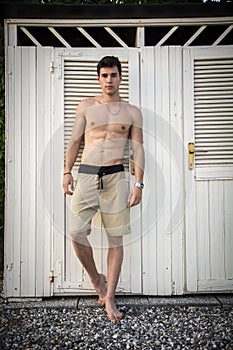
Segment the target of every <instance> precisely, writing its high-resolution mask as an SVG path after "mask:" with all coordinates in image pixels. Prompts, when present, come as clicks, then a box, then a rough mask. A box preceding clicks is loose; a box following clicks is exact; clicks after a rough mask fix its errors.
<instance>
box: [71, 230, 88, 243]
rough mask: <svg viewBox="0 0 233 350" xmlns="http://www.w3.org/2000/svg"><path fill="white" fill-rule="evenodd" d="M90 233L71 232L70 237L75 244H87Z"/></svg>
mask: <svg viewBox="0 0 233 350" xmlns="http://www.w3.org/2000/svg"><path fill="white" fill-rule="evenodd" d="M89 233H90V232H71V234H70V236H71V239H72V242H73V243H79V244H85V243H86V242H87V235H88V234H89Z"/></svg>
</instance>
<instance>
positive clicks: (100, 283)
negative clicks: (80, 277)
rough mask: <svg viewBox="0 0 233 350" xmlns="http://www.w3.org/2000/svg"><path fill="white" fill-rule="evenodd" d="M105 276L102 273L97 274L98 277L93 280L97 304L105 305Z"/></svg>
mask: <svg viewBox="0 0 233 350" xmlns="http://www.w3.org/2000/svg"><path fill="white" fill-rule="evenodd" d="M105 283H106V277H105V276H104V275H102V274H101V273H100V274H99V278H98V280H97V281H95V282H93V286H94V288H95V290H96V292H97V294H98V296H99V300H98V304H99V305H102V306H103V305H105V296H106V292H107V291H106V285H105Z"/></svg>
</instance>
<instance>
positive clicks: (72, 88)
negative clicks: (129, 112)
mask: <svg viewBox="0 0 233 350" xmlns="http://www.w3.org/2000/svg"><path fill="white" fill-rule="evenodd" d="M97 63H98V61H97V60H87V61H74V60H69V59H67V60H65V61H64V77H65V78H64V113H65V114H64V119H65V126H64V128H65V131H64V138H65V150H66V148H67V145H68V142H69V139H70V136H71V133H72V128H73V124H74V120H75V112H76V108H77V105H78V104H79V102H80V101H81V100H82V99H84V98H87V97H91V96H96V95H99V94H101V90H100V86H99V83H98V81H97V79H96V75H97V73H96V66H97ZM122 75H123V81H122V84H121V86H120V95H121V97H122V98H124V99H125V100H126V101H128V100H129V68H128V63H127V62H126V61H123V62H122ZM68 111H69V112H68ZM71 111H72V112H73V113H70V112H71ZM82 151H83V146H82V148H80V151H79V155H78V158H77V161H76V163H75V166H74V169H75V168H77V167H78V166H79V163H80V161H81V154H82ZM127 153H128V150H126V151H125V155H126V154H127ZM124 165H125V167H126V169H128V159H126V160H125V162H124Z"/></svg>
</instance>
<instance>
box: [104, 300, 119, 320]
mask: <svg viewBox="0 0 233 350" xmlns="http://www.w3.org/2000/svg"><path fill="white" fill-rule="evenodd" d="M105 311H106V313H107V315H108V319H109V321H111V322H117V321H120V320H121V319H122V318H123V314H122V313H121V312H120V311H119V310H118V309H117V307H116V304H115V301H114V300H109V299H106V300H105Z"/></svg>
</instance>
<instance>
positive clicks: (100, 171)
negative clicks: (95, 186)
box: [78, 164, 125, 177]
mask: <svg viewBox="0 0 233 350" xmlns="http://www.w3.org/2000/svg"><path fill="white" fill-rule="evenodd" d="M124 170H125V168H124V165H123V164H115V165H108V166H96V165H88V164H80V167H79V171H78V172H79V173H84V174H91V175H98V176H99V177H102V176H104V175H110V174H115V173H119V172H121V171H124Z"/></svg>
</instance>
